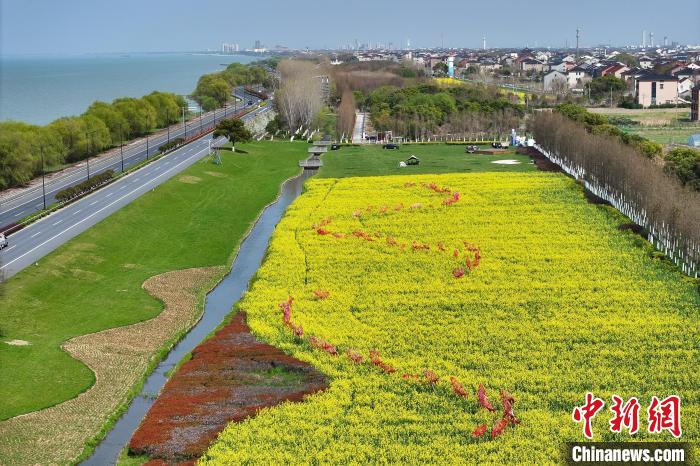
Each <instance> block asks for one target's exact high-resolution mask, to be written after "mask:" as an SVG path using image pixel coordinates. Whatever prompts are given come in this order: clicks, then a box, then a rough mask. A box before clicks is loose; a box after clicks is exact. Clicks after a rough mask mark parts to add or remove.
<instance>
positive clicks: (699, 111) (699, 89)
mask: <svg viewBox="0 0 700 466" xmlns="http://www.w3.org/2000/svg"><path fill="white" fill-rule="evenodd" d="M690 101H691V103H690V121H700V84H698V85H697V86H695V87H694V88H693V90H692V91H690Z"/></svg>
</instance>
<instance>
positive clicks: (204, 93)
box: [192, 61, 276, 112]
mask: <svg viewBox="0 0 700 466" xmlns="http://www.w3.org/2000/svg"><path fill="white" fill-rule="evenodd" d="M275 65H276V61H265V62H260V63H256V64H251V65H244V64H242V63H232V64H230V65H228V66H227V67H226V69H225V70H223V71H219V72H217V73H209V74H205V75H203V76H202V77H200V78H199V81H197V87H196V88H195V90H194V92H193V93H192V98H193V99H194V100H195V101H197V103H198V104H199V105H201V106H202V109H204V110H205V111H207V112H208V111H210V110H214V109H215V108H220V107H223V106H224V104H225V103H226V102H228V101H229V100H230V99H231V93H232V92H233V89H234V88H235V87H236V86H243V85H246V84H263V85H264V86H265V87H266V88H268V89H271V88H273V87H274V80H273V79H272V77H271V76H269V74H268V71H267V69H266V67H274V66H275Z"/></svg>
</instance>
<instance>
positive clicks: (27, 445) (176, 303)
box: [0, 267, 223, 464]
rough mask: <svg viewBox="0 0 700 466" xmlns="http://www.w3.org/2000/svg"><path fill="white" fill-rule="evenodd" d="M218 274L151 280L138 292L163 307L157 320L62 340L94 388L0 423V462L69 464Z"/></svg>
mask: <svg viewBox="0 0 700 466" xmlns="http://www.w3.org/2000/svg"><path fill="white" fill-rule="evenodd" d="M222 272H223V268H222V267H210V268H199V269H187V270H178V271H174V272H167V273H164V274H160V275H156V276H154V277H151V278H149V279H148V280H146V281H145V282H144V283H143V288H144V289H145V290H146V291H148V292H149V293H150V294H151V295H153V296H154V297H156V298H158V299H160V300H162V301H163V302H164V303H165V309H164V310H163V312H161V313H160V314H159V315H158V316H157V317H155V318H153V319H151V320H148V321H145V322H140V323H138V324H134V325H129V326H126V327H118V328H113V329H109V330H104V331H102V332H98V333H93V334H89V335H82V336H78V337H75V338H72V339H71V340H68V341H66V342H65V343H64V344H63V349H64V350H65V351H66V352H68V353H69V354H70V355H71V356H73V357H74V358H76V359H78V360H80V361H82V362H84V363H85V364H86V365H87V366H88V367H89V368H90V369H91V370H92V371H93V372H94V373H95V378H96V381H95V385H93V386H92V387H91V388H90V389H89V390H87V391H86V392H84V393H82V394H80V395H79V396H77V397H76V398H73V399H72V400H68V401H66V402H64V403H60V404H58V405H56V406H53V407H50V408H47V409H43V410H40V411H35V412H33V413H28V414H24V415H21V416H17V417H14V418H11V419H8V420H6V421H2V422H0V438H1V439H2V441H0V458H1V460H0V463H2V464H69V463H73V462H75V460H76V459H77V458H78V457H79V455H80V454H81V453H82V451H83V448H84V446H85V444H86V442H88V441H89V440H91V439H92V438H94V437H95V435H97V434H98V432H99V431H100V429H101V427H102V426H103V425H104V424H105V422H106V421H107V419H108V418H109V416H110V415H111V414H112V413H113V412H115V410H116V409H117V408H118V407H119V406H120V405H121V404H123V403H124V402H126V401H127V396H128V392H129V390H130V389H131V387H133V386H134V385H136V384H137V383H138V382H139V380H141V378H142V377H143V375H144V374H145V372H146V370H147V368H148V363H149V361H150V360H151V358H152V357H153V356H154V354H155V353H156V352H158V350H159V349H160V348H161V347H162V346H163V345H164V344H165V343H166V342H169V341H172V340H173V339H175V338H176V337H177V336H178V335H180V334H182V333H183V332H185V331H187V330H188V329H189V328H190V327H192V325H194V324H195V322H197V320H198V319H199V317H200V315H201V310H200V309H199V308H198V307H199V306H197V304H198V296H199V294H200V292H201V291H202V290H204V289H206V288H208V287H210V286H211V284H212V283H213V280H214V279H215V278H216V277H217V276H219V275H220V274H221V273H222Z"/></svg>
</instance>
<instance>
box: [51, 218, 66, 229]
mask: <svg viewBox="0 0 700 466" xmlns="http://www.w3.org/2000/svg"><path fill="white" fill-rule="evenodd" d="M61 222H63V220H62V219H61V220H59V221H58V222H56V223H54V224H52V225H51V226H54V227H55V226H56V225H58V224H59V223H61Z"/></svg>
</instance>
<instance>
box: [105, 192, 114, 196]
mask: <svg viewBox="0 0 700 466" xmlns="http://www.w3.org/2000/svg"><path fill="white" fill-rule="evenodd" d="M112 194H114V193H109V194H107V195H106V196H105V197H110V196H111V195H112Z"/></svg>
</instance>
